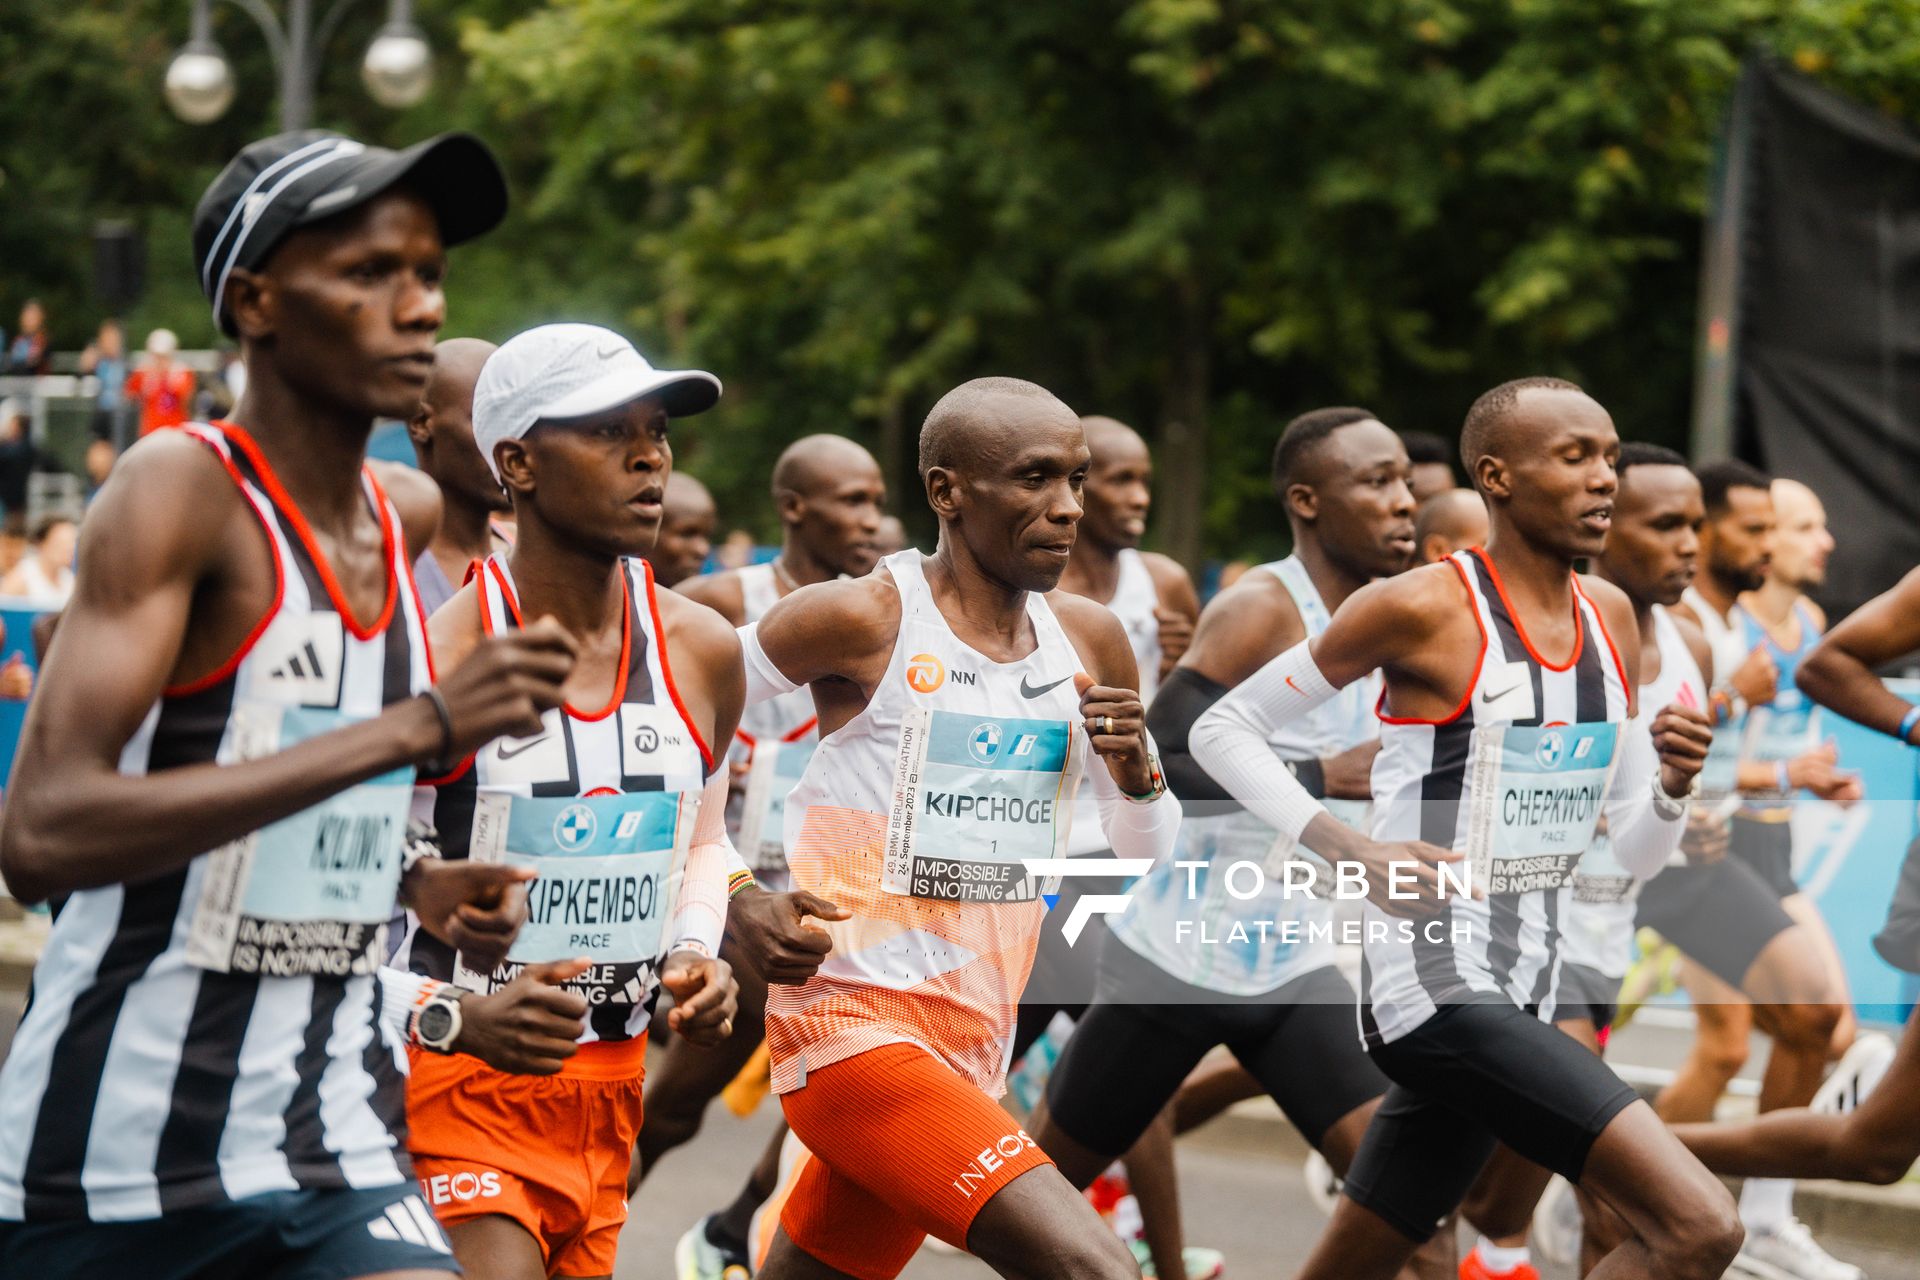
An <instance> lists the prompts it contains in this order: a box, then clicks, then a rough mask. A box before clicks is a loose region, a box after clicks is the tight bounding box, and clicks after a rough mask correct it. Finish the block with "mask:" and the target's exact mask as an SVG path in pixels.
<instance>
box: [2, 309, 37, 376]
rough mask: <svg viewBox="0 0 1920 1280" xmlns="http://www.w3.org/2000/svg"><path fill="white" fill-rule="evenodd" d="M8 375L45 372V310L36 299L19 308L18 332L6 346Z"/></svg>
mask: <svg viewBox="0 0 1920 1280" xmlns="http://www.w3.org/2000/svg"><path fill="white" fill-rule="evenodd" d="M6 371H7V372H8V373H16V374H31V375H38V374H42V373H45V372H46V371H47V309H46V308H45V307H43V306H41V305H40V300H39V299H38V298H28V299H27V301H26V304H25V305H24V306H22V307H21V308H20V331H19V332H18V333H16V334H14V335H13V341H12V342H10V343H8V344H7V365H6Z"/></svg>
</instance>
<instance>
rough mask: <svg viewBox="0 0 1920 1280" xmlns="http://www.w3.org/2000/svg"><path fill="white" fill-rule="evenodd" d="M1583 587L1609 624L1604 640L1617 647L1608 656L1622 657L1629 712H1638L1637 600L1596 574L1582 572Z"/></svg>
mask: <svg viewBox="0 0 1920 1280" xmlns="http://www.w3.org/2000/svg"><path fill="white" fill-rule="evenodd" d="M1580 589H1581V590H1582V591H1585V592H1586V593H1587V599H1589V600H1591V601H1593V607H1594V608H1596V609H1598V610H1599V611H1600V620H1601V621H1602V622H1604V623H1605V624H1606V626H1607V635H1606V639H1605V640H1603V641H1602V643H1603V644H1605V643H1611V645H1612V646H1613V648H1612V652H1611V653H1609V654H1607V655H1605V656H1606V657H1608V658H1609V659H1612V658H1618V659H1619V660H1620V668H1621V670H1622V672H1624V675H1625V679H1626V682H1627V714H1628V715H1629V716H1632V715H1635V714H1636V713H1637V712H1638V710H1639V707H1640V621H1639V619H1637V618H1636V617H1634V614H1633V601H1632V600H1630V599H1628V598H1627V593H1626V592H1624V591H1622V590H1621V589H1620V588H1618V587H1616V586H1614V585H1613V584H1612V583H1611V582H1608V581H1607V580H1606V579H1605V578H1602V577H1598V576H1596V575H1594V574H1582V575H1581V577H1580ZM1596 638H1598V637H1596ZM1656 710H1657V708H1656Z"/></svg>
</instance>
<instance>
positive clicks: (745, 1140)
mask: <svg viewBox="0 0 1920 1280" xmlns="http://www.w3.org/2000/svg"><path fill="white" fill-rule="evenodd" d="M20 1004H21V997H20V993H19V992H18V991H13V990H4V989H0V1057H3V1056H4V1053H5V1048H6V1045H7V1044H8V1043H10V1042H11V1040H12V1037H13V1027H14V1024H15V1022H16V1021H17V1020H18V1018H19V1010H20ZM774 1122H775V1117H774V1110H773V1107H772V1105H771V1104H770V1103H769V1104H766V1105H763V1106H762V1107H761V1109H760V1110H759V1111H758V1112H757V1113H755V1114H754V1115H753V1116H751V1117H749V1118H748V1119H745V1120H738V1119H735V1118H734V1117H733V1116H732V1115H730V1114H728V1113H727V1112H726V1111H725V1110H724V1109H723V1108H721V1107H719V1106H718V1105H716V1106H715V1107H714V1109H713V1110H712V1112H711V1113H710V1118H709V1120H708V1123H707V1126H706V1128H705V1129H704V1130H703V1131H702V1133H701V1135H700V1137H699V1138H698V1139H696V1140H695V1142H693V1143H692V1144H690V1145H688V1146H687V1147H684V1148H682V1149H681V1150H679V1151H676V1152H674V1153H673V1154H672V1155H671V1156H669V1157H667V1159H666V1160H665V1161H663V1162H662V1164H661V1166H660V1168H659V1169H658V1170H657V1171H656V1173H655V1175H654V1176H653V1177H652V1178H650V1179H648V1182H647V1185H646V1186H645V1187H643V1188H642V1189H641V1192H640V1194H639V1195H638V1196H637V1197H635V1198H634V1201H633V1207H632V1218H631V1220H630V1221H629V1222H628V1224H627V1230H626V1234H625V1236H624V1237H623V1238H622V1241H621V1250H620V1254H621V1261H620V1269H619V1272H618V1280H674V1277H673V1246H674V1242H675V1241H677V1240H678V1239H679V1238H680V1235H681V1233H682V1232H684V1231H685V1230H686V1229H687V1227H688V1226H689V1225H691V1224H692V1223H693V1221H694V1220H695V1219H696V1218H698V1217H699V1216H700V1215H702V1214H703V1213H706V1212H708V1211H709V1210H711V1209H715V1208H718V1207H720V1206H722V1205H724V1204H726V1203H727V1202H728V1201H729V1200H731V1199H732V1197H733V1196H734V1195H735V1193H736V1192H737V1191H738V1189H739V1186H740V1182H741V1180H742V1179H743V1178H744V1177H745V1175H746V1172H747V1170H748V1169H749V1168H750V1167H751V1166H752V1164H753V1161H754V1159H755V1158H756V1157H757V1156H758V1154H759V1152H760V1151H761V1149H762V1147H763V1146H764V1144H765V1142H766V1139H767V1135H768V1134H769V1133H770V1132H771V1131H772V1128H773V1125H774ZM1300 1151H1301V1148H1300V1147H1299V1145H1298V1140H1297V1139H1296V1138H1294V1137H1293V1136H1292V1133H1291V1131H1290V1130H1286V1129H1284V1128H1282V1127H1280V1126H1277V1125H1266V1124H1259V1123H1249V1122H1245V1121H1236V1120H1235V1119H1233V1118H1228V1119H1224V1120H1221V1121H1216V1122H1215V1123H1214V1124H1212V1125H1211V1126H1209V1127H1207V1128H1205V1129H1202V1130H1200V1131H1199V1132H1197V1133H1193V1134H1189V1135H1188V1136H1187V1137H1185V1138H1183V1139H1181V1141H1180V1145H1179V1148H1178V1152H1179V1156H1178V1158H1179V1164H1180V1190H1181V1198H1182V1208H1183V1212H1184V1215H1185V1219H1186V1224H1187V1235H1188V1240H1189V1241H1190V1242H1191V1243H1193V1244H1204V1245H1211V1246H1212V1247H1213V1248H1216V1249H1219V1250H1221V1251H1222V1252H1224V1253H1225V1254H1226V1258H1227V1275H1228V1276H1229V1277H1235V1278H1241V1277H1245V1278H1249V1280H1276V1278H1280V1277H1286V1276H1288V1275H1291V1274H1292V1272H1293V1270H1294V1268H1295V1267H1296V1266H1297V1265H1298V1264H1299V1263H1300V1262H1301V1261H1302V1260H1303V1259H1304V1258H1305V1256H1306V1252H1307V1249H1308V1248H1309V1247H1310V1245H1311V1242H1312V1241H1313V1239H1314V1237H1315V1235H1316V1234H1317V1233H1318V1232H1319V1231H1320V1229H1321V1226H1322V1224H1323V1222H1324V1220H1323V1219H1322V1218H1321V1216H1320V1214H1319V1212H1318V1211H1317V1210H1315V1209H1314V1207H1313V1205H1312V1203H1311V1202H1310V1201H1309V1200H1308V1198H1307V1193H1306V1189H1305V1187H1304V1186H1303V1185H1302V1183H1301V1180H1300ZM1821 1239H1822V1242H1823V1243H1824V1244H1826V1246H1827V1247H1828V1248H1829V1249H1831V1250H1832V1251H1833V1252H1834V1253H1835V1254H1837V1255H1839V1256H1840V1257H1842V1258H1845V1259H1846V1260H1847V1261H1849V1262H1853V1263H1856V1264H1857V1265H1859V1266H1861V1267H1863V1268H1865V1269H1866V1272H1867V1274H1868V1276H1869V1277H1871V1280H1920V1256H1916V1254H1920V1250H1916V1248H1914V1247H1911V1246H1910V1247H1908V1248H1906V1249H1889V1248H1885V1247H1880V1246H1876V1245H1874V1244H1870V1243H1867V1242H1865V1241H1862V1240H1858V1239H1852V1238H1849V1237H1847V1236H1844V1235H1840V1234H1836V1233H1834V1232H1825V1233H1823V1234H1822V1236H1821ZM991 1274H992V1273H991V1272H989V1271H988V1270H987V1269H986V1268H985V1267H984V1266H982V1265H981V1264H980V1263H978V1262H975V1261H973V1260H972V1259H970V1258H965V1257H953V1256H941V1255H938V1254H934V1253H932V1252H929V1251H927V1250H922V1251H921V1253H920V1255H919V1256H918V1257H917V1258H916V1259H914V1262H913V1264H912V1265H911V1266H910V1267H908V1268H907V1271H906V1276H907V1277H908V1280H961V1278H962V1277H972V1278H974V1280H984V1278H985V1277H989V1276H990V1275H991ZM1546 1276H1547V1280H1573V1277H1572V1273H1571V1272H1570V1271H1554V1270H1552V1269H1548V1270H1547V1272H1546Z"/></svg>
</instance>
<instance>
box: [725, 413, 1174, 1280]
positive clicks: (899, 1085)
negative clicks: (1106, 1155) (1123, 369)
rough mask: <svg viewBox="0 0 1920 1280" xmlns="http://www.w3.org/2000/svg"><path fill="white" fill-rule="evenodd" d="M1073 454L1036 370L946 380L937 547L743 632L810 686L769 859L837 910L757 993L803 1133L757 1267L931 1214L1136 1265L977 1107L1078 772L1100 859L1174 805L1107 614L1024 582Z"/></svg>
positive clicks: (1041, 1158)
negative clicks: (805, 741)
mask: <svg viewBox="0 0 1920 1280" xmlns="http://www.w3.org/2000/svg"><path fill="white" fill-rule="evenodd" d="M1089 462H1090V458H1089V453H1088V450H1087V446H1086V443H1085V433H1084V431H1083V429H1082V428H1081V426H1080V421H1079V419H1078V418H1077V417H1076V416H1075V415H1074V413H1073V411H1072V410H1070V409H1068V408H1067V407H1066V406H1065V405H1063V404H1061V403H1060V401H1059V400H1057V399H1055V398H1054V397H1053V396H1052V395H1051V394H1049V393H1048V392H1046V391H1045V390H1043V389H1042V388H1040V387H1037V386H1035V385H1033V384H1032V383H1029V382H1022V381H1019V380H1017V379H1012V378H982V379H977V380H975V381H973V382H969V383H965V384H963V385H962V386H960V387H958V388H956V389H955V390H953V391H951V392H949V393H948V394H947V395H946V396H945V397H943V398H942V399H941V400H940V402H939V403H938V404H936V405H935V406H934V407H933V410H932V412H931V413H930V414H929V415H928V416H927V420H926V423H925V425H924V426H923V427H922V428H921V433H920V468H921V474H922V475H923V476H924V477H925V483H926V493H927V499H928V502H929V504H930V505H931V506H932V507H933V509H934V513H935V514H936V515H937V516H938V517H939V520H940V543H939V548H938V550H937V551H936V552H935V553H934V554H933V555H932V556H930V557H926V556H922V555H921V554H920V553H919V552H917V551H903V552H901V553H899V554H897V555H895V556H893V557H891V558H889V559H887V560H886V561H884V562H883V563H882V565H881V567H880V570H879V571H878V572H876V573H874V574H871V575H869V576H868V577H866V578H862V579H859V580H858V581H854V582H828V583H822V584H819V585H817V586H811V587H805V588H802V589H801V590H800V591H797V592H795V593H794V594H793V595H792V596H791V597H790V598H788V599H786V600H783V601H781V602H780V603H779V604H777V605H775V606H774V607H773V609H771V610H770V611H769V612H768V613H767V615H766V617H764V618H763V619H761V621H760V622H759V623H758V624H757V625H756V626H754V627H750V628H748V629H747V630H746V631H745V632H744V633H743V637H742V638H743V647H744V649H745V651H746V659H747V667H748V682H749V686H750V687H751V686H753V685H754V684H756V683H765V684H766V685H768V686H769V687H771V688H773V689H778V690H789V689H795V688H798V687H800V686H802V685H811V686H812V688H813V696H814V700H815V702H816V703H817V704H818V707H819V710H820V728H821V745H820V748H819V750H818V751H817V752H816V753H815V755H814V757H813V760H812V762H811V763H810V764H809V765H808V768H807V773H806V776H805V777H804V778H803V779H802V780H801V782H800V785H799V786H798V787H796V788H795V789H794V792H793V795H792V797H791V798H790V799H789V801H788V807H787V815H786V816H787V824H786V825H787V832H788V837H789V838H788V842H787V859H788V863H789V866H790V868H791V870H792V874H793V878H794V882H795V883H796V884H797V885H799V886H801V887H803V888H807V889H811V890H813V891H815V892H817V893H819V894H820V895H821V896H822V897H826V898H830V899H832V900H833V901H835V902H837V903H840V904H841V905H842V906H843V907H845V908H847V909H848V910H849V913H850V918H848V919H846V920H844V921H835V922H831V923H829V924H827V926H826V928H827V931H828V932H829V933H830V934H831V935H832V936H833V939H834V949H833V954H832V955H831V956H830V957H829V958H828V960H827V962H826V963H825V964H824V965H823V966H822V967H821V969H820V972H819V973H818V974H817V975H816V976H815V977H813V978H812V979H810V980H809V981H808V982H807V983H805V984H804V985H802V986H798V987H790V986H783V987H776V988H774V990H773V991H772V992H771V994H770V996H769V1000H768V1010H767V1033H768V1044H769V1047H770V1048H771V1050H772V1055H773V1084H774V1089H775V1091H776V1092H778V1093H779V1094H780V1095H781V1102H782V1104H783V1105H784V1107H785V1110H786V1114H787V1120H788V1123H789V1124H791V1125H792V1127H793V1132H794V1136H795V1137H797V1138H798V1139H799V1140H800V1141H801V1142H802V1143H804V1144H805V1146H806V1148H807V1150H808V1151H809V1152H810V1153H811V1155H810V1157H809V1159H808V1162H807V1163H806V1165H805V1167H804V1168H803V1170H802V1171H801V1172H800V1173H799V1175H798V1176H797V1179H796V1181H795V1183H794V1184H793V1190H792V1193H791V1195H790V1197H789V1198H788V1200H787V1202H786V1206H785V1208H784V1210H783V1212H782V1214H781V1229H780V1233H779V1235H778V1236H777V1237H776V1239H775V1241H774V1244H773V1248H772V1252H771V1254H770V1256H769V1258H768V1261H767V1264H766V1266H765V1267H764V1268H763V1270H762V1272H761V1274H762V1275H763V1276H766V1277H770V1278H771V1280H782V1278H788V1277H796V1276H806V1277H818V1276H855V1277H859V1278H860V1280H884V1278H885V1277H891V1276H895V1275H898V1274H899V1272H900V1270H901V1269H902V1268H903V1267H905V1266H906V1264H907V1261H908V1259H909V1258H911V1257H912V1255H913V1252H914V1250H915V1249H917V1248H918V1247H919V1245H920V1242H921V1240H922V1239H923V1238H924V1237H925V1235H926V1234H928V1233H932V1234H934V1235H937V1236H938V1237H939V1238H940V1239H942V1240H944V1241H946V1242H947V1243H948V1244H952V1245H955V1246H957V1247H964V1248H966V1249H968V1250H970V1251H971V1252H973V1253H974V1254H976V1255H978V1256H979V1257H980V1258H981V1259H982V1260H984V1261H985V1262H987V1263H988V1265H990V1266H992V1267H993V1268H994V1269H995V1270H996V1271H997V1272H998V1273H999V1274H1001V1275H1005V1276H1013V1275H1018V1276H1025V1277H1054V1276H1074V1277H1133V1276H1137V1275H1138V1274H1139V1270H1138V1267H1137V1266H1136V1265H1135V1262H1134V1259H1133V1256H1132V1255H1131V1254H1130V1253H1129V1252H1128V1251H1127V1249H1126V1248H1125V1246H1123V1245H1122V1244H1121V1243H1120V1242H1119V1241H1118V1240H1117V1239H1116V1238H1115V1237H1114V1235H1113V1233H1112V1232H1110V1231H1109V1230H1108V1229H1107V1227H1106V1226H1105V1224H1104V1223H1102V1222H1101V1221H1100V1218H1099V1217H1098V1215H1097V1214H1095V1213H1094V1211H1093V1209H1092V1208H1091V1207H1090V1206H1089V1205H1088V1204H1087V1202H1086V1201H1085V1200H1084V1199H1083V1198H1082V1197H1081V1196H1080V1194H1079V1193H1078V1192H1077V1191H1075V1190H1074V1189H1073V1187H1072V1186H1071V1185H1069V1184H1068V1182H1067V1181H1066V1180H1065V1179H1064V1178H1062V1177H1061V1176H1060V1175H1059V1173H1058V1172H1057V1171H1056V1170H1055V1169H1054V1168H1053V1166H1052V1163H1051V1161H1049V1160H1048V1159H1047V1157H1046V1156H1045V1155H1044V1154H1043V1153H1042V1152H1041V1151H1040V1150H1039V1148H1038V1147H1037V1146H1035V1144H1034V1143H1033V1140H1032V1139H1031V1138H1029V1137H1028V1136H1027V1135H1026V1134H1025V1133H1024V1132H1023V1131H1022V1130H1020V1129H1019V1128H1017V1127H1016V1126H1015V1124H1014V1122H1013V1121H1012V1119H1011V1118H1010V1117H1009V1116H1008V1115H1007V1114H1006V1112H1004V1111H1002V1110H1001V1109H1000V1108H999V1107H998V1106H997V1105H995V1104H994V1103H993V1101H992V1098H993V1097H994V1096H996V1095H998V1094H999V1093H1000V1092H1001V1091H1002V1089H1003V1088H1004V1087H1005V1069H1006V1063H1007V1051H1008V1049H1009V1047H1010V1041H1011V1037H1012V1034H1013V1028H1014V1012H1015V1006H1016V1004H1017V1002H1018V1000H1019V998H1020V991H1021V988H1022V986H1023V985H1024V984H1025V981H1026V977H1027V973H1028V971H1029V969H1030V967H1031V965H1032V961H1033V952H1034V946H1035V942H1036V939H1037V937H1038V934H1039V930H1040V922H1041V919H1042V917H1043V915H1044V914H1045V906H1044V905H1043V903H1042V902H1041V894H1042V891H1043V888H1044V885H1043V883H1042V881H1041V880H1040V879H1039V876H1041V875H1043V874H1044V872H1036V871H1035V870H1034V869H1033V868H1032V867H1031V866H1029V865H1028V864H1029V863H1031V862H1033V861H1035V860H1041V862H1042V865H1043V866H1044V865H1045V863H1047V862H1051V861H1053V860H1057V859H1059V858H1060V856H1061V855H1062V854H1063V853H1064V851H1065V844H1066V835H1067V832H1066V830H1065V827H1066V822H1065V821H1064V814H1065V812H1066V811H1067V806H1068V805H1070V803H1071V797H1072V794H1073V789H1074V786H1075V785H1076V775H1078V774H1079V773H1080V772H1081V769H1082V766H1083V765H1084V766H1085V769H1086V778H1085V781H1086V783H1087V784H1088V785H1090V786H1092V787H1094V788H1095V789H1096V791H1097V793H1098V794H1099V795H1100V798H1101V803H1100V816H1101V819H1102V822H1103V825H1104V826H1105V829H1106V834H1107V837H1108V840H1109V842H1110V844H1111V846H1112V848H1113V849H1114V850H1115V852H1116V853H1117V854H1118V855H1119V856H1120V857H1121V858H1123V859H1136V860H1140V861H1142V862H1144V863H1147V864H1150V863H1151V861H1152V860H1155V859H1158V858H1160V857H1164V856H1165V855H1166V854H1167V852H1169V850H1170V849H1171V847H1172V843H1173V838H1174V836H1175V834H1176V832H1177V828H1178V823H1179V817H1180V805H1179V802H1178V801H1177V800H1175V799H1173V798H1172V797H1170V796H1167V795H1165V794H1164V792H1165V786H1164V783H1163V782H1162V781H1161V779H1160V775H1159V771H1158V768H1157V766H1156V765H1155V763H1154V760H1153V756H1152V743H1151V740H1150V738H1149V737H1148V735H1147V732H1146V726H1145V723H1144V720H1145V714H1144V711H1143V709H1142V707H1141V705H1140V701H1139V697H1138V695H1137V694H1136V693H1135V692H1134V690H1133V686H1134V685H1135V684H1136V683H1137V680H1138V677H1137V674H1136V671H1135V667H1134V660H1133V651H1132V649H1131V647H1130V645H1129V643H1128V639H1127V634H1126V630H1125V628H1123V627H1122V626H1121V625H1120V623H1119V622H1118V621H1117V620H1116V619H1115V618H1114V616H1113V615H1112V614H1111V613H1109V612H1108V611H1107V610H1106V609H1104V608H1102V607H1101V606H1100V605H1097V604H1094V603H1093V602H1092V601H1088V600H1082V599H1080V598H1078V597H1076V596H1071V595H1066V594H1056V595H1053V596H1051V597H1049V596H1047V595H1046V593H1047V592H1049V591H1052V590H1053V588H1054V587H1055V586H1057V585H1058V583H1059V581H1060V577H1061V575H1062V574H1063V573H1064V572H1065V570H1066V567H1067V563H1068V559H1069V557H1070V556H1071V554H1072V548H1073V543H1074V536H1075V526H1076V525H1077V524H1078V522H1079V519H1080V513H1081V505H1080V491H1081V486H1082V484H1083V482H1084V480H1085V477H1086V474H1087V470H1088V467H1089ZM1089 754H1091V755H1092V756H1096V757H1098V758H1097V759H1089V758H1088V756H1089ZM1139 869H1141V870H1144V869H1145V867H1144V866H1143V867H1141V868H1139Z"/></svg>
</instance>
